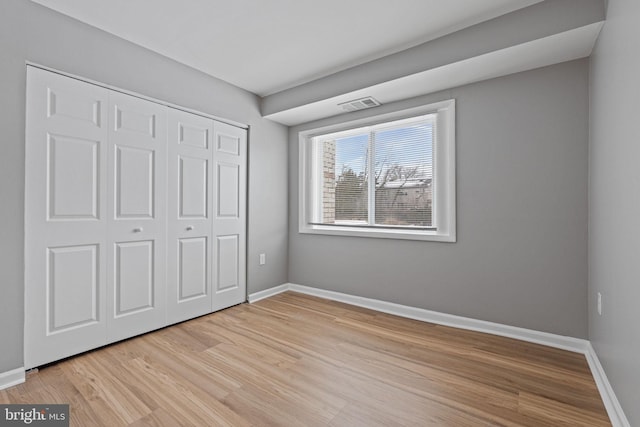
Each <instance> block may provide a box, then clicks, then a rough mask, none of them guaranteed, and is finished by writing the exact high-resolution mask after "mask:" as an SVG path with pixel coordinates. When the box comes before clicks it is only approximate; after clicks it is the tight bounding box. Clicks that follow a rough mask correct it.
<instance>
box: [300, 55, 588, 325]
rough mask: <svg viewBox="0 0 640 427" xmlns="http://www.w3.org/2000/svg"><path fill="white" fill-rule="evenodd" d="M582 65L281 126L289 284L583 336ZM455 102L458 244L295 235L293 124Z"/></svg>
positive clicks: (311, 125) (585, 133) (585, 115)
mask: <svg viewBox="0 0 640 427" xmlns="http://www.w3.org/2000/svg"><path fill="white" fill-rule="evenodd" d="M588 97H589V95H588V61H587V60H586V59H583V60H578V61H572V62H568V63H564V64H560V65H555V66H551V67H546V68H541V69H537V70H533V71H529V72H525V73H519V74H514V75H510V76H506V77H502V78H498V79H494V80H489V81H485V82H481V83H475V84H471V85H467V86H463V87H459V88H455V89H452V90H448V91H445V92H443V93H439V94H434V95H430V96H426V97H420V98H416V99H412V100H409V101H404V102H402V103H398V104H396V105H387V106H383V107H378V108H376V109H375V110H369V111H361V112H358V113H352V114H351V115H350V116H343V117H342V118H339V119H337V118H334V119H328V120H324V121H320V122H315V123H308V124H305V125H301V126H298V127H295V128H292V129H290V132H289V168H290V178H289V189H290V194H289V197H290V203H289V215H290V222H289V248H290V258H289V281H290V282H292V283H298V284H302V285H308V286H315V287H319V288H322V289H328V290H334V291H339V292H344V293H348V294H353V295H359V296H364V297H369V298H375V299H380V300H384V301H391V302H396V303H400V304H406V305H410V306H416V307H422V308H426V309H431V310H436V311H440V312H445V313H451V314H456V315H462V316H468V317H472V318H476V319H483V320H488V321H493V322H499V323H504V324H508V325H514V326H520V327H524V328H531V329H535V330H540V331H547V332H552V333H556V334H561V335H568V336H573V337H579V338H586V336H587V307H586V304H587V166H588V119H589V116H588V113H589V111H588ZM448 98H455V99H456V109H457V119H456V122H457V124H456V132H457V184H458V187H457V201H458V203H457V211H458V218H457V227H458V233H457V234H458V241H457V243H437V242H417V241H403V240H385V239H370V238H358V237H334V236H318V235H308V234H299V233H298V229H297V225H298V205H297V203H298V177H297V171H298V134H297V133H298V131H300V130H304V129H310V128H314V127H318V126H321V125H326V124H330V123H336V122H337V121H338V120H342V121H344V120H345V119H347V118H348V117H351V118H356V117H361V116H364V115H366V114H377V113H379V112H385V111H388V110H394V109H401V108H407V107H410V106H415V105H421V104H426V103H430V102H435V101H438V100H443V99H448Z"/></svg>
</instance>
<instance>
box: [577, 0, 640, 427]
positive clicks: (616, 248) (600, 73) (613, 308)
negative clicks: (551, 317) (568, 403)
mask: <svg viewBox="0 0 640 427" xmlns="http://www.w3.org/2000/svg"><path fill="white" fill-rule="evenodd" d="M638 17H640V2H638V1H637V0H609V5H608V13H607V21H606V23H605V25H604V28H603V30H602V33H601V34H600V38H599V40H598V42H597V44H596V48H595V50H594V53H593V55H592V61H591V82H590V83H591V145H590V150H591V153H590V171H589V175H590V182H589V216H590V218H589V339H590V340H591V342H592V344H593V346H594V348H595V350H596V353H597V354H598V358H599V359H600V361H601V363H602V365H603V367H604V369H605V371H606V373H607V377H608V378H609V381H610V382H611V383H612V385H613V389H614V390H615V392H616V395H617V397H618V399H619V400H620V402H621V404H622V407H623V409H624V411H625V413H626V415H627V418H628V419H629V422H630V423H631V425H640V406H638V392H639V391H640V357H638V355H639V354H640V328H638V326H639V325H640V309H639V305H638V304H639V302H640V258H639V254H640V130H639V129H640V128H639V127H638V121H639V117H640V106H639V104H638V100H639V99H640V80H639V76H640V27H639V26H638ZM598 292H600V293H601V294H602V303H603V309H602V315H601V316H599V315H598V312H597V309H596V295H597V293H598Z"/></svg>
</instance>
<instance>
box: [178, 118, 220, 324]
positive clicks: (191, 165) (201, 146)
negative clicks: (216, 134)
mask: <svg viewBox="0 0 640 427" xmlns="http://www.w3.org/2000/svg"><path fill="white" fill-rule="evenodd" d="M168 123H169V129H168V135H169V145H168V152H169V162H168V175H169V184H168V187H167V189H168V213H167V215H168V218H167V237H168V240H167V242H168V245H167V318H168V321H169V323H176V322H180V321H183V320H186V319H191V318H193V317H197V316H201V315H203V314H207V313H209V312H210V311H211V257H212V251H211V236H212V234H211V230H212V225H213V224H212V215H211V213H212V211H213V198H212V193H213V189H212V182H213V174H212V173H211V169H212V167H211V165H212V152H213V149H212V141H213V120H211V119H208V118H205V117H202V116H198V115H196V114H191V113H187V112H184V111H180V110H176V109H169V117H168Z"/></svg>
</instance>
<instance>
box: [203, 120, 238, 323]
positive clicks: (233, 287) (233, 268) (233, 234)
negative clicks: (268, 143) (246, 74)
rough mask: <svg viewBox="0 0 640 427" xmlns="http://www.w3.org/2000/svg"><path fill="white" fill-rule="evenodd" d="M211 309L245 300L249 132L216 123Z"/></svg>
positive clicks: (214, 139)
mask: <svg viewBox="0 0 640 427" xmlns="http://www.w3.org/2000/svg"><path fill="white" fill-rule="evenodd" d="M213 149H214V153H213V159H214V177H213V178H214V183H213V192H214V195H213V200H214V220H213V233H214V237H213V240H214V243H213V284H214V285H213V302H212V311H215V310H220V309H222V308H226V307H230V306H232V305H235V304H239V303H241V302H244V301H246V287H247V285H246V176H247V171H246V164H247V161H246V158H247V131H246V130H245V129H240V128H237V127H234V126H230V125H227V124H225V123H220V122H215V124H214V132H213Z"/></svg>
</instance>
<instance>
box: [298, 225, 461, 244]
mask: <svg viewBox="0 0 640 427" xmlns="http://www.w3.org/2000/svg"><path fill="white" fill-rule="evenodd" d="M299 231H300V233H301V234H324V235H329V236H346V237H373V238H378V239H400V240H422V241H432V242H449V243H454V242H455V241H456V236H455V234H454V233H443V232H442V231H436V230H408V229H396V230H394V229H389V228H380V229H377V228H366V229H363V228H362V227H345V226H340V227H333V226H331V225H311V224H305V225H303V226H301V227H300V230H299Z"/></svg>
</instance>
